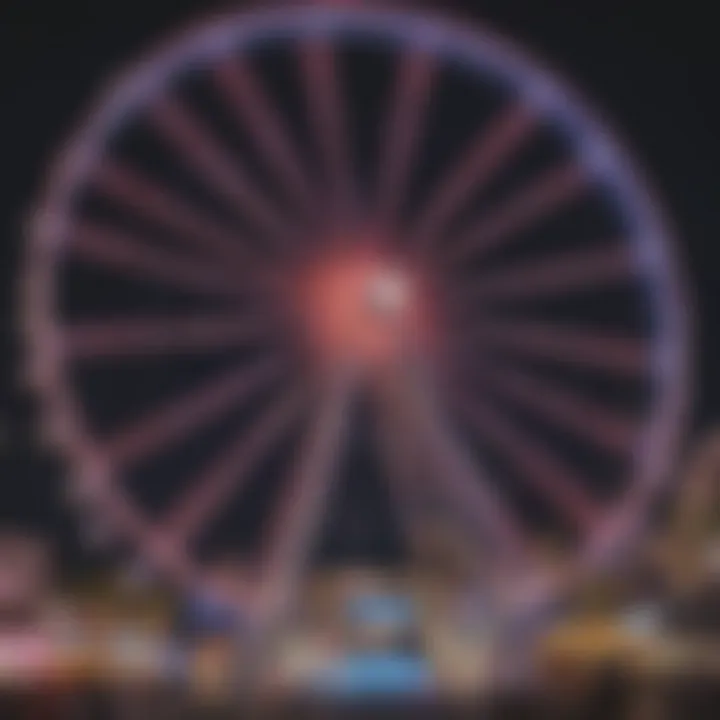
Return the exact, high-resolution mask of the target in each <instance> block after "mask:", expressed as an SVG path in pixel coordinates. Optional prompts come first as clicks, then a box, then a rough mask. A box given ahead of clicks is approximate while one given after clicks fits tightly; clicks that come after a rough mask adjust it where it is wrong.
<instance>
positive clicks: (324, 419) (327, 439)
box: [263, 371, 355, 618]
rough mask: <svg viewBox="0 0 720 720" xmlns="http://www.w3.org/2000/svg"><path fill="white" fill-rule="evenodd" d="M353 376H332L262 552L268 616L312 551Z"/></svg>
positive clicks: (286, 596) (285, 599) (282, 605)
mask: <svg viewBox="0 0 720 720" xmlns="http://www.w3.org/2000/svg"><path fill="white" fill-rule="evenodd" d="M354 389H355V382H354V375H353V373H349V372H347V371H342V372H341V373H339V374H338V375H336V376H334V377H332V378H331V380H330V381H329V382H328V387H327V389H326V391H325V397H324V398H323V399H322V402H321V407H320V411H319V414H318V417H317V420H316V422H315V423H314V425H313V427H312V428H311V431H310V433H309V434H308V436H307V438H306V440H305V442H304V444H303V447H302V448H301V451H300V455H299V458H298V462H297V464H296V466H295V468H294V469H293V476H292V478H291V481H290V486H289V488H288V489H287V491H286V493H285V495H284V496H283V499H282V500H281V503H280V507H279V508H278V511H277V514H276V516H275V517H274V518H273V519H272V521H271V523H270V526H269V529H268V536H267V539H266V542H265V546H264V547H265V550H264V552H263V559H264V567H265V568H266V573H267V574H266V580H265V582H264V585H263V597H264V598H265V600H266V603H267V604H266V607H267V608H268V609H269V610H268V611H269V614H270V615H271V616H272V618H276V617H277V614H278V613H282V612H284V610H285V609H286V608H287V604H288V603H289V602H290V601H291V597H292V594H293V589H294V587H295V585H296V583H297V580H298V575H299V574H300V573H301V572H302V569H303V566H304V564H305V562H306V560H307V557H308V554H309V553H310V551H311V546H312V543H313V542H314V540H315V537H316V533H317V530H318V528H319V526H320V523H321V519H322V513H323V512H324V511H325V509H326V507H327V502H328V497H329V493H330V490H331V486H332V483H333V478H334V477H335V475H336V471H337V465H338V461H339V458H340V456H341V449H342V444H343V440H344V436H345V434H346V431H347V425H348V423H349V419H350V404H351V401H352V398H353V396H354Z"/></svg>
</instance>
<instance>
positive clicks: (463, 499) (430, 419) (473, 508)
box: [399, 373, 525, 561]
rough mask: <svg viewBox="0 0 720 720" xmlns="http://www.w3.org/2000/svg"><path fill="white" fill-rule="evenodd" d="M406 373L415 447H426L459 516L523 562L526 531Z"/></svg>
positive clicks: (407, 417) (405, 397) (419, 383)
mask: <svg viewBox="0 0 720 720" xmlns="http://www.w3.org/2000/svg"><path fill="white" fill-rule="evenodd" d="M410 376H411V373H407V374H406V376H405V378H404V379H399V382H402V383H403V390H404V391H403V393H402V395H403V398H402V404H403V406H404V416H405V418H404V421H405V422H406V423H407V424H408V429H410V428H412V429H413V430H412V431H413V432H414V434H415V437H416V438H417V446H418V447H421V448H424V450H425V452H426V453H427V456H428V457H429V461H428V465H429V466H430V467H432V472H433V473H434V474H435V475H436V476H437V477H438V479H439V481H441V482H442V483H443V485H442V489H443V490H444V493H445V495H446V496H449V497H452V498H453V500H454V506H455V508H456V509H457V510H458V511H459V513H460V516H463V515H464V516H466V517H467V516H468V515H471V516H472V518H473V520H475V521H477V523H478V527H479V529H480V531H481V532H484V533H487V534H488V535H489V539H490V540H491V542H492V543H493V544H494V546H495V549H496V550H497V551H498V552H499V553H500V554H501V555H503V556H504V557H506V558H510V559H512V560H513V561H519V560H520V559H522V557H523V556H524V554H525V552H524V545H525V542H524V538H523V537H522V532H521V530H520V528H519V526H518V525H517V523H516V522H515V520H514V519H513V518H512V517H511V515H510V513H509V511H508V509H507V508H506V507H505V504H504V503H503V501H502V500H501V499H500V497H499V496H498V495H497V494H496V493H495V492H494V490H493V488H492V483H491V481H490V479H489V478H488V477H487V474H486V473H485V471H484V470H483V469H482V468H481V467H479V464H478V463H476V462H475V461H474V460H472V459H471V458H470V457H468V455H467V453H466V452H465V449H464V448H463V447H462V445H461V443H460V442H459V441H458V440H457V439H456V438H455V437H454V436H453V434H452V433H451V431H450V429H449V427H448V425H447V423H446V421H445V419H444V418H443V417H442V416H441V414H440V411H439V409H438V408H437V407H436V406H435V403H434V402H433V401H432V400H431V399H430V397H429V393H428V389H427V388H426V387H425V386H424V383H423V382H422V381H419V380H417V379H415V378H411V377H410ZM409 431H410V430H409Z"/></svg>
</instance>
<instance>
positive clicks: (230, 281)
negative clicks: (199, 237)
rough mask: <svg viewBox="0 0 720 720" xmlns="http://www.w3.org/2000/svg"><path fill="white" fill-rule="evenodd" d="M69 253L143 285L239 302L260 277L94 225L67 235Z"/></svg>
mask: <svg viewBox="0 0 720 720" xmlns="http://www.w3.org/2000/svg"><path fill="white" fill-rule="evenodd" d="M69 237H70V243H69V246H68V249H69V251H70V252H71V253H72V254H73V255H74V256H77V257H78V258H80V259H83V260H85V261H88V262H93V263H99V264H100V265H103V266H105V267H108V268H113V269H114V270H118V271H120V272H122V273H123V274H126V275H128V276H130V277H132V278H135V279H138V280H140V281H142V282H145V283H151V282H159V283H165V284H167V285H169V286H171V287H173V288H176V289H179V290H182V291H186V292H193V293H200V294H204V295H211V296H219V297H227V298H228V299H231V300H232V299H234V300H236V301H237V300H238V299H239V298H240V297H242V296H247V295H248V293H249V292H252V288H254V287H255V286H257V285H259V282H258V281H259V280H260V278H259V277H258V276H256V275H253V274H249V273H248V274H245V273H242V272H238V271H237V269H236V268H234V267H230V268H228V267H227V266H226V265H223V264H221V263H218V264H208V263H205V262H200V261H198V260H197V259H189V258H187V257H178V256H177V254H175V253H170V252H168V251H167V250H164V249H161V248H158V247H151V246H150V245H148V244H145V243H143V242H140V241H139V240H138V239H137V237H136V236H134V235H130V234H128V233H123V232H119V231H117V230H114V229H111V228H109V227H104V226H102V225H100V224H97V223H91V222H83V223H82V224H80V225H78V226H76V227H75V228H74V230H73V231H72V232H71V233H70V236H69Z"/></svg>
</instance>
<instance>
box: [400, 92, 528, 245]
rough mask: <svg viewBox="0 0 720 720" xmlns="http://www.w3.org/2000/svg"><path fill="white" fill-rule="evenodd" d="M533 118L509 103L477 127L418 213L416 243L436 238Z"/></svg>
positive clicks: (523, 136) (520, 138)
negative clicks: (496, 115) (488, 125)
mask: <svg viewBox="0 0 720 720" xmlns="http://www.w3.org/2000/svg"><path fill="white" fill-rule="evenodd" d="M535 122H536V119H535V117H534V115H533V114H532V112H531V111H530V109H529V108H527V107H524V106H521V105H513V106H512V107H510V108H508V109H507V110H505V111H504V112H503V113H502V114H501V115H500V116H499V117H497V118H496V119H495V120H493V122H492V123H491V125H490V127H489V128H485V127H483V128H481V129H480V131H479V132H478V134H477V135H476V137H475V138H474V139H473V140H472V141H471V143H470V147H469V148H468V149H466V150H463V152H462V153H461V157H460V159H459V160H458V162H457V164H456V165H454V166H453V167H452V168H450V170H449V171H448V173H447V175H446V176H445V177H444V178H443V179H442V180H441V182H440V185H439V187H438V189H437V190H436V191H435V193H434V194H433V196H432V197H431V198H430V199H429V200H428V203H427V205H426V209H425V210H424V212H422V214H421V215H420V218H419V220H418V221H417V224H416V226H415V230H414V233H413V235H414V236H415V238H416V240H417V242H418V244H419V246H420V247H429V246H430V245H431V244H432V243H433V242H435V241H436V240H437V239H438V236H439V235H440V234H441V233H442V230H443V228H444V226H445V225H446V224H447V223H448V222H449V221H450V220H451V219H452V217H453V215H454V214H455V213H457V212H458V211H459V210H460V209H461V208H462V206H463V203H465V202H467V200H468V199H469V198H470V196H471V194H472V193H473V192H477V191H478V190H480V189H481V188H482V187H483V186H485V185H487V184H488V182H489V181H490V179H491V178H492V176H493V174H494V173H495V172H497V171H498V170H499V168H500V167H501V166H502V164H503V163H504V162H505V161H507V160H508V159H509V158H510V157H511V156H512V154H513V153H515V152H517V150H518V148H519V146H520V145H521V144H522V143H523V142H524V141H525V140H526V139H527V138H528V137H529V135H530V133H531V131H532V130H533V129H534V128H535Z"/></svg>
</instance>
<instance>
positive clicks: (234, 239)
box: [94, 159, 257, 269]
mask: <svg viewBox="0 0 720 720" xmlns="http://www.w3.org/2000/svg"><path fill="white" fill-rule="evenodd" d="M94 184H95V186H96V187H97V188H98V189H99V190H101V191H102V192H104V193H105V194H106V195H107V196H109V197H112V198H114V199H116V200H119V201H121V202H122V203H123V204H124V205H126V206H128V207H129V208H131V209H132V210H133V211H135V212H137V213H139V214H140V215H141V216H143V217H145V218H146V219H148V220H150V221H151V222H154V223H159V224H161V225H163V226H165V227H166V228H168V229H169V230H171V231H172V232H173V234H174V236H175V237H177V238H178V239H181V240H183V241H184V242H185V244H186V245H187V246H188V248H189V249H191V250H193V251H194V252H196V253H197V252H198V251H208V250H209V251H211V252H212V253H214V254H216V255H217V257H218V258H219V259H221V260H223V261H224V262H229V263H231V264H234V265H236V266H240V267H242V268H244V269H247V268H248V267H249V266H257V257H256V256H255V255H254V254H253V253H252V252H251V251H249V250H248V248H247V247H246V246H244V245H243V244H242V239H243V238H242V237H241V236H239V235H238V233H236V232H235V231H232V230H226V229H224V228H223V227H220V226H218V225H217V224H216V223H215V221H214V220H211V219H210V218H207V217H204V216H203V215H201V214H200V213H198V212H196V211H194V210H191V209H190V208H189V207H188V204H187V201H185V200H184V199H182V198H179V197H176V196H174V195H173V194H172V193H170V192H168V191H167V190H164V189H163V188H161V187H159V186H158V185H157V184H155V183H154V182H153V181H152V180H150V179H148V178H147V177H144V176H143V175H142V174H141V173H140V172H139V171H137V170H135V169H133V168H131V167H130V166H129V165H127V164H124V163H120V162H113V161H111V160H110V159H108V160H106V161H105V163H104V165H103V168H102V170H101V171H100V172H99V173H97V174H96V175H95V177H94Z"/></svg>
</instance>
